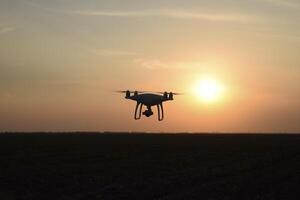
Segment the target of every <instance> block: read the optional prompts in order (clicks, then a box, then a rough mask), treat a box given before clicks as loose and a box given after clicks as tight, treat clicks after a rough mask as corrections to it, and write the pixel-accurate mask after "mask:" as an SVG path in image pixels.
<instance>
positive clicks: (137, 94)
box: [116, 90, 181, 121]
mask: <svg viewBox="0 0 300 200" xmlns="http://www.w3.org/2000/svg"><path fill="white" fill-rule="evenodd" d="M116 92H118V93H125V99H130V100H133V101H136V107H135V111H134V119H135V120H139V119H141V116H142V114H143V115H145V116H146V117H150V116H152V115H153V111H152V109H151V107H152V106H157V115H158V121H162V120H163V119H164V108H163V102H165V101H172V100H174V99H173V96H174V95H181V93H173V92H145V91H129V90H124V91H116ZM131 94H133V95H131ZM143 105H145V106H146V107H147V110H145V111H144V112H143V113H142V108H143Z"/></svg>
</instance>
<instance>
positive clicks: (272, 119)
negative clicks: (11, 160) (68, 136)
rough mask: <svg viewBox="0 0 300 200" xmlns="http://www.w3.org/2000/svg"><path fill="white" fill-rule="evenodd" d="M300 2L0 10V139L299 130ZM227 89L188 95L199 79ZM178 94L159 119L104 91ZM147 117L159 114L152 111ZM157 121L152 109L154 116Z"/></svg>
mask: <svg viewBox="0 0 300 200" xmlns="http://www.w3.org/2000/svg"><path fill="white" fill-rule="evenodd" d="M299 11H300V4H299V2H298V1H293V0H287V1H283V0H260V1H256V0H255V1H252V0H251V1H250V0H246V1H231V0H224V1H221V2H220V1H217V0H213V1H203V0H200V1H193V0H187V1H180V0H166V1H163V2H162V1H140V0H139V1H138V0H129V1H126V2H125V1H117V0H110V1H96V0H91V1H88V2H87V1H79V0H74V1H72V2H70V1H67V0H60V1H58V0H54V1H37V0H30V1H29V0H19V1H10V0H4V1H1V2H0V44H1V45H0V97H1V98H0V131H13V130H18V131H31V130H33V131H82V130H84V131H149V132H151V131H155V132H169V131H172V132H183V131H188V132H299V131H300V123H299V121H300V100H299V99H300V94H299V92H298V91H300V56H299V49H300V26H299V23H300V12H299ZM206 76H208V77H211V78H213V79H214V80H216V81H217V82H218V83H219V84H220V85H221V86H222V87H224V88H225V90H224V92H222V95H220V96H219V98H218V99H217V100H216V101H214V102H210V103H209V102H203V101H201V99H199V96H197V94H196V93H195V92H194V90H193V89H194V88H195V85H196V84H197V82H199V81H201V79H203V77H206ZM125 89H132V90H134V89H137V90H153V91H175V92H183V93H185V95H183V96H176V97H175V101H173V102H166V103H165V112H166V113H165V114H166V116H165V121H163V122H158V121H157V119H156V115H154V116H153V117H152V118H142V120H140V121H135V120H133V111H134V106H135V104H134V102H132V101H126V100H125V99H124V96H122V95H119V94H115V93H112V91H114V90H125ZM154 111H156V109H154ZM155 114H156V113H155Z"/></svg>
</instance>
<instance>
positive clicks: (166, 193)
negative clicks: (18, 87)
mask: <svg viewBox="0 0 300 200" xmlns="http://www.w3.org/2000/svg"><path fill="white" fill-rule="evenodd" d="M0 158H1V161H0V199H41V200H42V199H60V200H68V199H239V200H241V199H280V200H283V199H299V198H300V135H200V134H199V135H184V134H180V135H161V134H160V135H158V134H156V135H155V134H149V135H148V134H91V133H89V134H88V133H82V134H53V133H51V134H50V133H49V134H37V133H35V134H28V133H27V134H11V133H10V134H0Z"/></svg>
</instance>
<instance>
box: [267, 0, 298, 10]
mask: <svg viewBox="0 0 300 200" xmlns="http://www.w3.org/2000/svg"><path fill="white" fill-rule="evenodd" d="M265 1H267V2H270V3H272V4H274V5H277V6H284V7H288V8H294V9H300V3H299V2H297V3H296V2H295V1H291V0H265Z"/></svg>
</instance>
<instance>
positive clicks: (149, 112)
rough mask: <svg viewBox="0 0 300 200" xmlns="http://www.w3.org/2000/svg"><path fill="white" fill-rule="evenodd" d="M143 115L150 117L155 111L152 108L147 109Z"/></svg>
mask: <svg viewBox="0 0 300 200" xmlns="http://www.w3.org/2000/svg"><path fill="white" fill-rule="evenodd" d="M143 115H145V116H146V117H150V116H151V115H153V112H152V111H151V110H145V111H144V112H143Z"/></svg>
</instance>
